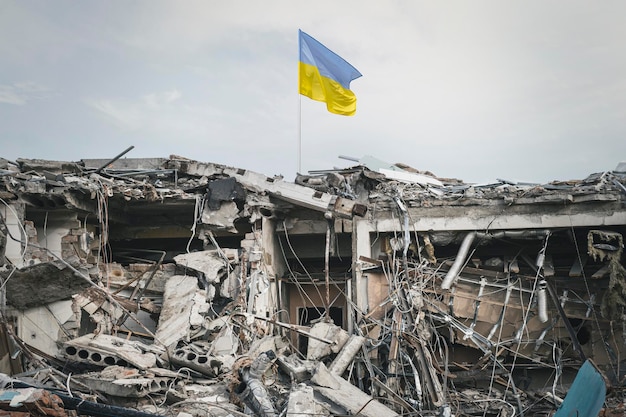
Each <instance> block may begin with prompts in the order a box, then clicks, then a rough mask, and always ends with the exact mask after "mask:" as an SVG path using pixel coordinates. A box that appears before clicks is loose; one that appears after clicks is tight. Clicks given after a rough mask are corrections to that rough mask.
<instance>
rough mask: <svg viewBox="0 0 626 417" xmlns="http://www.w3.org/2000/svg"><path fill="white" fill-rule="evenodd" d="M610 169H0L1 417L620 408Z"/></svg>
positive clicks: (619, 224) (121, 165) (118, 164)
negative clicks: (554, 172)
mask: <svg viewBox="0 0 626 417" xmlns="http://www.w3.org/2000/svg"><path fill="white" fill-rule="evenodd" d="M624 171H626V167H625V166H623V165H622V164H621V165H620V166H618V167H617V168H616V169H615V170H612V171H606V172H603V173H598V174H592V175H590V176H589V177H587V178H585V179H581V180H571V181H554V182H551V183H548V184H529V183H515V182H512V181H506V180H498V181H495V182H494V183H490V184H468V183H465V182H463V181H460V180H456V179H446V178H437V177H436V176H434V175H433V174H431V173H429V172H419V171H417V170H415V169H412V168H410V167H408V166H405V165H401V164H396V165H390V164H386V163H383V162H381V161H378V160H376V159H375V158H371V157H368V158H364V159H362V160H358V161H357V164H356V165H355V166H353V167H350V168H345V169H333V170H326V171H315V172H310V173H309V174H308V175H298V176H297V177H296V179H295V181H293V182H290V181H286V180H285V179H283V178H282V177H267V176H265V175H262V174H258V173H255V172H251V171H249V170H245V169H239V168H233V167H228V166H223V165H219V164H215V163H205V162H199V161H194V160H190V159H187V158H183V157H179V156H171V157H170V158H153V159H145V158H144V159H137V158H119V157H116V158H114V159H113V160H110V159H109V160H107V159H102V160H93V159H84V160H81V161H78V162H61V161H45V160H33V159H18V160H17V161H8V160H0V179H1V181H0V221H1V222H0V266H1V267H0V277H1V279H2V284H1V285H2V287H1V289H2V291H1V292H0V297H1V300H2V305H1V306H2V308H1V320H0V322H1V326H0V372H1V373H3V374H4V378H3V384H4V390H3V391H2V395H1V396H0V415H16V416H18V415H19V416H29V415H32V416H40V415H54V416H64V415H77V414H79V415H94V416H101V415H102V416H109V415H111V416H113V415H129V416H181V417H183V416H228V415H232V416H240V415H259V416H296V415H300V416H303V415H327V416H331V415H362V416H376V417H387V416H396V415H405V416H406V415H411V416H513V415H516V416H517V415H519V416H549V415H552V414H554V413H555V412H556V413H557V415H568V414H567V413H568V412H569V411H571V410H575V411H576V412H578V415H592V414H593V415H597V414H598V412H600V413H601V415H607V416H608V415H613V416H617V415H623V413H624V402H623V393H624V381H625V379H624V378H625V373H626V372H625V367H626V361H625V360H624V358H623V357H622V356H621V351H622V350H625V349H624V347H625V346H624V343H625V337H624V333H625V330H626V329H625V328H626V319H625V315H624V308H625V306H626V270H625V269H624V264H623V260H622V254H623V249H624V242H623V239H624V238H623V236H624V234H625V233H626V206H625V202H626V187H625V184H626V172H624ZM581 387H583V388H582V389H581ZM568 392H569V393H571V394H569V395H568ZM2 410H8V411H2ZM11 410H13V411H11ZM3 413H14V414H3ZM16 413H23V414H16Z"/></svg>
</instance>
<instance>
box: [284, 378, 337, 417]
mask: <svg viewBox="0 0 626 417" xmlns="http://www.w3.org/2000/svg"><path fill="white" fill-rule="evenodd" d="M322 410H323V409H322V407H320V406H319V405H318V404H317V402H315V397H314V393H313V388H311V387H309V386H307V385H305V384H298V385H296V386H294V387H293V388H292V389H291V392H290V393H289V402H288V403H287V415H288V416H319V415H325V413H323V412H322ZM326 415H328V414H326Z"/></svg>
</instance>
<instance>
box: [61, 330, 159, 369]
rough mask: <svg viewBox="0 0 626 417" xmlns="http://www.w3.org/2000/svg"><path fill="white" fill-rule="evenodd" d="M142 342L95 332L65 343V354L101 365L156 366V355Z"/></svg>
mask: <svg viewBox="0 0 626 417" xmlns="http://www.w3.org/2000/svg"><path fill="white" fill-rule="evenodd" d="M151 350H152V349H151V347H149V346H146V345H144V344H143V343H141V342H136V341H128V340H126V339H122V338H120V337H116V336H111V335H107V334H99V335H94V334H93V333H91V334H87V335H85V336H81V337H79V338H76V339H73V340H70V341H69V342H66V343H65V352H64V353H65V355H66V356H67V357H68V358H71V359H72V360H75V361H84V362H88V363H91V364H94V365H99V366H111V365H120V366H125V365H126V364H132V365H133V366H135V367H137V368H139V369H148V368H152V367H154V366H156V355H155V354H154V353H152V352H151Z"/></svg>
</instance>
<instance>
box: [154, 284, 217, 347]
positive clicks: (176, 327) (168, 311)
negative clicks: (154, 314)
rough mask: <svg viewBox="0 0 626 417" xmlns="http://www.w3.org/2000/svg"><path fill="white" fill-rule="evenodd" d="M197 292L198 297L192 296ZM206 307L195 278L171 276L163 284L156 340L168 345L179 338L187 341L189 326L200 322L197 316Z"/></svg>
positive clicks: (171, 344)
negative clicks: (161, 305) (163, 289)
mask: <svg viewBox="0 0 626 417" xmlns="http://www.w3.org/2000/svg"><path fill="white" fill-rule="evenodd" d="M198 293H199V294H200V296H196V295H197V294H198ZM207 308H208V307H207V303H206V295H205V293H204V291H202V290H200V289H199V288H198V280H197V279H196V278H195V277H188V276H183V275H175V276H173V277H171V278H170V279H169V280H168V281H167V283H166V285H165V293H164V294H163V307H162V309H161V315H160V317H159V324H158V326H157V331H156V334H155V338H156V341H157V342H158V343H161V344H162V345H163V347H165V348H168V347H172V346H173V345H175V344H176V343H177V342H178V341H179V340H188V339H189V337H188V336H189V332H190V329H191V327H192V325H198V326H199V325H200V324H201V323H202V322H203V320H200V319H199V317H198V316H199V315H200V312H201V311H208V310H207ZM199 323H200V324H199Z"/></svg>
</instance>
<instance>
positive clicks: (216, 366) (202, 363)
mask: <svg viewBox="0 0 626 417" xmlns="http://www.w3.org/2000/svg"><path fill="white" fill-rule="evenodd" d="M169 359H170V361H171V362H172V363H173V364H175V365H177V366H178V367H186V368H190V369H193V370H195V371H198V372H200V373H201V374H204V375H206V376H209V377H212V378H214V377H216V376H217V375H219V374H220V372H221V367H222V362H221V361H220V360H218V359H216V358H215V357H213V356H209V355H206V354H205V353H202V352H200V351H198V350H197V349H194V347H193V346H192V345H190V346H182V347H179V348H177V349H176V350H174V352H173V353H172V354H170V355H169Z"/></svg>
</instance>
